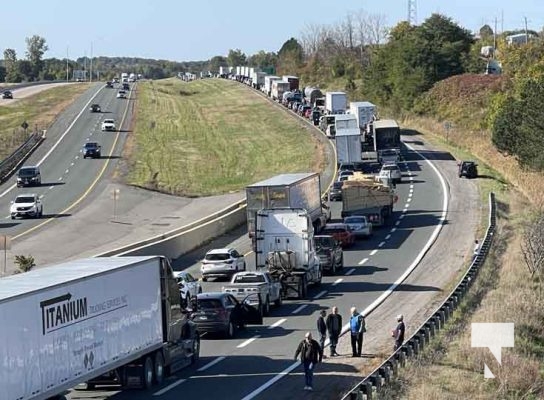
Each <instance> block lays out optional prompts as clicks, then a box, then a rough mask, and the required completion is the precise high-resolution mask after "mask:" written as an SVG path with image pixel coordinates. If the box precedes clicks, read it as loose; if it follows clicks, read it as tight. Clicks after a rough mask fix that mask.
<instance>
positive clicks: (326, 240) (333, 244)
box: [314, 235, 344, 275]
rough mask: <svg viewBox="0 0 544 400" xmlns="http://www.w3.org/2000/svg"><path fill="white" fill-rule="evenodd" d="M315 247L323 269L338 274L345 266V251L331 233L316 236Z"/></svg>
mask: <svg viewBox="0 0 544 400" xmlns="http://www.w3.org/2000/svg"><path fill="white" fill-rule="evenodd" d="M314 241H315V248H316V250H317V256H318V257H319V263H320V264H321V267H322V268H323V271H326V272H328V273H329V274H331V275H336V273H337V272H338V270H339V269H342V268H343V267H344V252H343V250H342V246H341V245H340V242H338V241H337V240H335V239H334V238H333V237H332V236H331V235H317V236H314Z"/></svg>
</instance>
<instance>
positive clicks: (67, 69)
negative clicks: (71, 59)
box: [66, 46, 69, 82]
mask: <svg viewBox="0 0 544 400" xmlns="http://www.w3.org/2000/svg"><path fill="white" fill-rule="evenodd" d="M68 71H69V68H68V46H66V82H68V80H69V77H68Z"/></svg>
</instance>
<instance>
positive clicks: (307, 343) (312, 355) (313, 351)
mask: <svg viewBox="0 0 544 400" xmlns="http://www.w3.org/2000/svg"><path fill="white" fill-rule="evenodd" d="M299 354H300V362H301V363H302V365H303V366H304V378H305V382H306V385H305V386H304V390H308V391H312V390H314V388H313V379H314V368H315V366H316V365H317V363H320V362H321V361H322V360H323V350H321V347H320V346H319V343H317V342H316V341H315V340H314V339H313V338H312V334H311V333H310V332H306V335H305V336H304V340H303V341H301V342H300V343H299V345H298V347H297V351H296V352H295V360H297V359H298V356H299Z"/></svg>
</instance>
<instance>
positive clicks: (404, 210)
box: [399, 205, 408, 218]
mask: <svg viewBox="0 0 544 400" xmlns="http://www.w3.org/2000/svg"><path fill="white" fill-rule="evenodd" d="M404 207H405V208H403V209H402V212H403V213H405V212H406V211H408V207H407V205H405V206H404ZM403 217H404V215H401V216H400V217H399V218H403Z"/></svg>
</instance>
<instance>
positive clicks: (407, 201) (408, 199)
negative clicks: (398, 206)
mask: <svg viewBox="0 0 544 400" xmlns="http://www.w3.org/2000/svg"><path fill="white" fill-rule="evenodd" d="M411 201H412V196H408V198H407V199H406V204H408V203H410V202H411Z"/></svg>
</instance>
